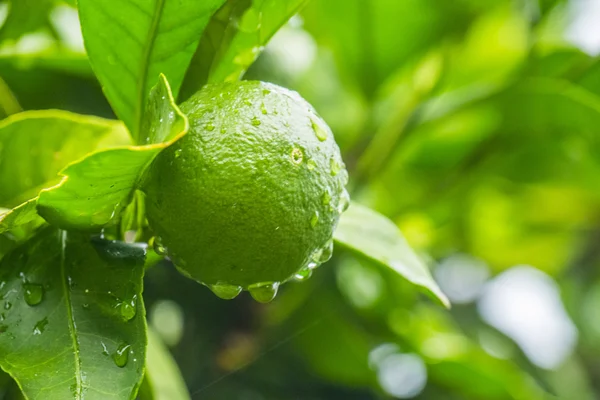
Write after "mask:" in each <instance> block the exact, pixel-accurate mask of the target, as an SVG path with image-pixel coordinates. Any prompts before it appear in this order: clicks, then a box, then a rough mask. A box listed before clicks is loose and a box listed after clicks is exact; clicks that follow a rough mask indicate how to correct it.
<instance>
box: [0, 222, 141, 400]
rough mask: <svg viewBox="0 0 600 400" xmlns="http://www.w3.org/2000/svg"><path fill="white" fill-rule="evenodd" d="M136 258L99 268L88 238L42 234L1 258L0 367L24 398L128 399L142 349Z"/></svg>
mask: <svg viewBox="0 0 600 400" xmlns="http://www.w3.org/2000/svg"><path fill="white" fill-rule="evenodd" d="M144 255H145V254H143V253H141V254H140V257H137V258H130V259H128V260H127V262H126V263H124V264H116V263H112V262H107V259H106V258H104V257H101V251H100V252H99V251H98V250H97V249H96V248H95V247H93V246H92V245H91V244H90V238H89V237H88V236H86V235H81V234H76V233H67V232H65V231H60V230H57V229H55V228H46V229H44V230H42V231H40V232H39V233H38V234H36V235H35V236H34V237H33V238H31V239H30V240H29V241H27V242H26V243H25V244H24V245H22V246H20V247H18V248H16V249H15V250H13V251H12V252H10V253H9V254H7V255H6V256H5V257H4V258H3V259H2V261H1V262H0V271H1V273H0V293H1V294H2V299H3V304H2V308H1V311H2V313H0V319H1V321H0V352H1V353H2V354H4V356H3V357H2V358H0V365H1V366H2V368H3V369H4V370H5V371H7V372H8V373H9V374H10V375H11V376H12V377H13V378H15V380H16V381H17V382H18V383H19V385H20V387H21V388H22V390H23V392H24V394H25V395H26V396H27V398H29V399H44V400H52V399H67V398H77V399H83V398H86V399H123V398H132V397H133V396H134V394H135V392H136V390H137V387H138V386H139V384H140V382H141V379H142V376H143V365H144V359H145V348H146V335H145V333H146V322H145V318H144V305H143V302H142V300H141V291H142V275H143V270H144V269H143V268H144V267H143V266H144ZM123 304H127V305H128V307H133V308H134V312H133V313H131V312H129V311H130V310H129V309H128V308H127V307H124V306H123ZM123 310H126V311H127V313H124V312H123ZM132 314H133V316H132ZM124 344H126V345H127V346H129V347H128V348H127V349H128V352H127V353H126V354H125V357H126V358H127V360H126V362H125V363H124V364H123V365H122V366H120V365H117V363H116V361H115V358H116V355H115V353H116V352H117V350H118V349H119V348H121V347H123V345H124ZM42 366H43V368H42Z"/></svg>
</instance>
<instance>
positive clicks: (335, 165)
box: [329, 157, 342, 176]
mask: <svg viewBox="0 0 600 400" xmlns="http://www.w3.org/2000/svg"><path fill="white" fill-rule="evenodd" d="M329 167H330V170H329V172H330V173H331V176H336V175H337V174H339V173H340V171H341V170H342V165H341V164H340V163H339V162H338V161H337V160H336V159H335V157H332V158H330V159H329Z"/></svg>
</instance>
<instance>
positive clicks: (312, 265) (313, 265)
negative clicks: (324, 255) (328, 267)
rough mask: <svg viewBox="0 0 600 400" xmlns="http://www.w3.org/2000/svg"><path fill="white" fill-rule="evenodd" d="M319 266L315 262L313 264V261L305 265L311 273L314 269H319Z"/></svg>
mask: <svg viewBox="0 0 600 400" xmlns="http://www.w3.org/2000/svg"><path fill="white" fill-rule="evenodd" d="M319 265H321V264H319V263H317V262H314V261H311V262H309V263H308V264H306V268H308V269H310V270H311V271H312V270H314V269H317V268H318V267H319Z"/></svg>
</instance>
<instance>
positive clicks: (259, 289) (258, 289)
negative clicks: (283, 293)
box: [248, 282, 279, 303]
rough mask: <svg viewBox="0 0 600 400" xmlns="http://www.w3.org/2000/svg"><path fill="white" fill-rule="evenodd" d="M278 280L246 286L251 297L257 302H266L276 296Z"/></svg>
mask: <svg viewBox="0 0 600 400" xmlns="http://www.w3.org/2000/svg"><path fill="white" fill-rule="evenodd" d="M278 289H279V282H261V283H255V284H253V285H250V286H249V287H248V291H249V292H250V295H251V296H252V298H253V299H254V300H256V301H258V302H259V303H268V302H270V301H271V300H273V299H274V298H275V296H277V290H278Z"/></svg>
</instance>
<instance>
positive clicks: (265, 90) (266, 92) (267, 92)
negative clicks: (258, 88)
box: [262, 89, 271, 96]
mask: <svg viewBox="0 0 600 400" xmlns="http://www.w3.org/2000/svg"><path fill="white" fill-rule="evenodd" d="M262 92H263V96H266V95H268V94H269V93H271V91H270V90H269V89H263V91H262Z"/></svg>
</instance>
